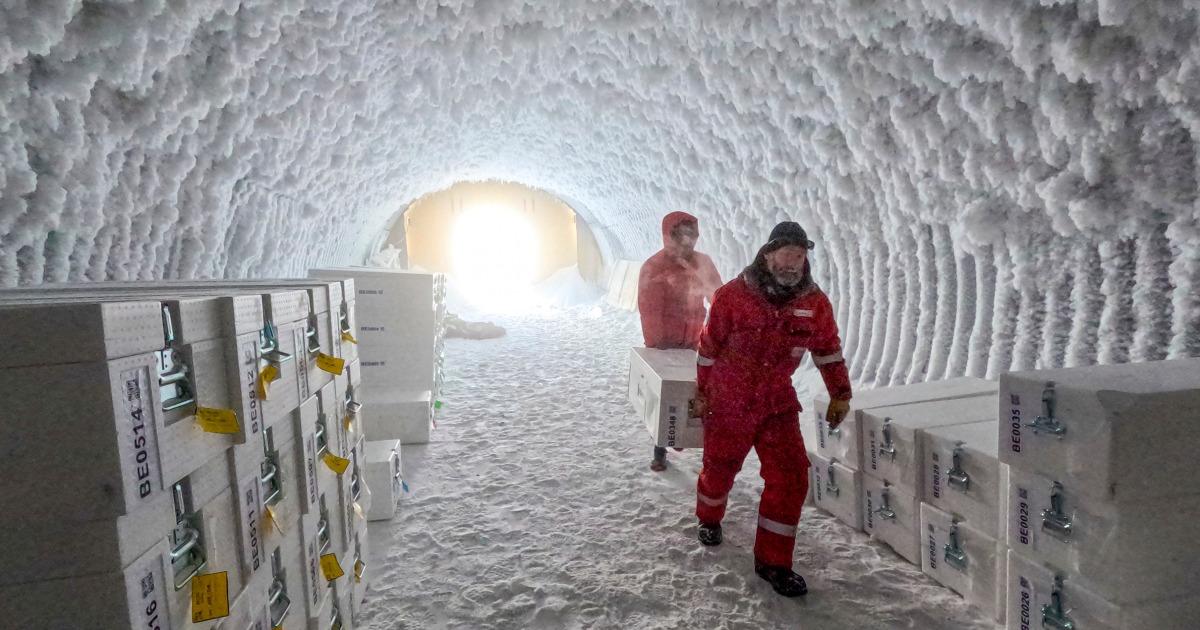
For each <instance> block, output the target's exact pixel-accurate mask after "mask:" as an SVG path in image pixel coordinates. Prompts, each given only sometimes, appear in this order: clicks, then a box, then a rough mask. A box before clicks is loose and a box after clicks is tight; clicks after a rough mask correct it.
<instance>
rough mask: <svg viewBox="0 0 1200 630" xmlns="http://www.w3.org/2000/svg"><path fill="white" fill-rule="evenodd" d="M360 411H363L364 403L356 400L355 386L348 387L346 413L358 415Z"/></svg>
mask: <svg viewBox="0 0 1200 630" xmlns="http://www.w3.org/2000/svg"><path fill="white" fill-rule="evenodd" d="M360 409H362V403H360V402H358V401H357V400H354V386H353V385H348V386H347V387H346V411H349V412H350V413H355V414H356V413H358V411H359V410H360Z"/></svg>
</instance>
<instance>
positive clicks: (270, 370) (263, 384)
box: [258, 365, 279, 400]
mask: <svg viewBox="0 0 1200 630" xmlns="http://www.w3.org/2000/svg"><path fill="white" fill-rule="evenodd" d="M277 380H279V368H277V367H275V366H274V365H268V366H267V367H265V368H263V369H262V372H259V373H258V396H259V398H262V399H263V400H266V399H267V395H268V394H270V393H271V387H270V386H271V383H274V382H275V381H277Z"/></svg>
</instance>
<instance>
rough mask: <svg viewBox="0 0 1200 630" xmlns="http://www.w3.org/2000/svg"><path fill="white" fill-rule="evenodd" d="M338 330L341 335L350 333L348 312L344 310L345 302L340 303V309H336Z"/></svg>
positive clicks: (346, 309)
mask: <svg viewBox="0 0 1200 630" xmlns="http://www.w3.org/2000/svg"><path fill="white" fill-rule="evenodd" d="M338 328H339V329H341V331H342V334H346V333H349V332H350V311H349V309H348V308H346V303H345V302H342V305H341V307H340V308H338Z"/></svg>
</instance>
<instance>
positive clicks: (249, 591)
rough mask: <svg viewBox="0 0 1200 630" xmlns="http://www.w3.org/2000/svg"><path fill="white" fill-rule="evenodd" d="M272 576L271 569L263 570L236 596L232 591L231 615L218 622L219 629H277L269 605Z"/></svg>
mask: <svg viewBox="0 0 1200 630" xmlns="http://www.w3.org/2000/svg"><path fill="white" fill-rule="evenodd" d="M268 555H269V554H268ZM268 562H269V561H268ZM271 577H272V576H271V571H270V569H268V570H266V571H262V572H261V573H258V574H256V575H255V576H254V579H253V580H251V581H250V582H248V583H246V585H245V586H243V587H242V592H241V593H238V594H237V596H236V597H233V594H232V593H230V596H231V601H230V604H229V616H228V617H224V618H222V619H221V620H220V621H219V622H218V625H217V630H275V627H276V624H272V623H271V610H270V607H269V606H268V605H267V598H268V596H269V595H268V593H269V592H270V588H271V582H272V580H271Z"/></svg>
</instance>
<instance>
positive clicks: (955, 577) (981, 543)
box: [921, 503, 1008, 623]
mask: <svg viewBox="0 0 1200 630" xmlns="http://www.w3.org/2000/svg"><path fill="white" fill-rule="evenodd" d="M921 542H922V549H921V551H922V553H921V570H922V571H924V572H925V575H928V576H929V577H932V578H933V579H935V580H937V581H938V583H939V584H941V585H942V586H945V587H946V588H949V589H950V590H952V591H954V592H955V593H958V594H959V595H962V596H963V598H964V599H966V600H967V601H968V602H970V603H971V605H972V606H975V607H976V608H978V609H980V610H982V611H983V613H984V614H986V615H987V616H988V617H991V618H993V619H995V620H996V621H999V622H1001V623H1003V622H1004V610H1005V606H1004V601H1005V596H1006V595H1007V589H1006V588H1005V578H1006V575H1007V568H1008V557H1007V555H1006V552H1007V551H1008V549H1007V548H1006V547H1005V546H1004V545H1002V544H1000V543H998V542H997V541H996V538H995V536H990V535H988V534H987V533H986V532H984V531H981V530H979V529H977V528H975V527H973V526H972V524H971V523H970V522H968V521H964V520H961V519H959V518H957V517H956V516H955V515H952V514H950V513H949V512H944V511H942V510H939V509H937V508H935V507H933V506H932V505H929V504H928V503H922V504H921Z"/></svg>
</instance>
